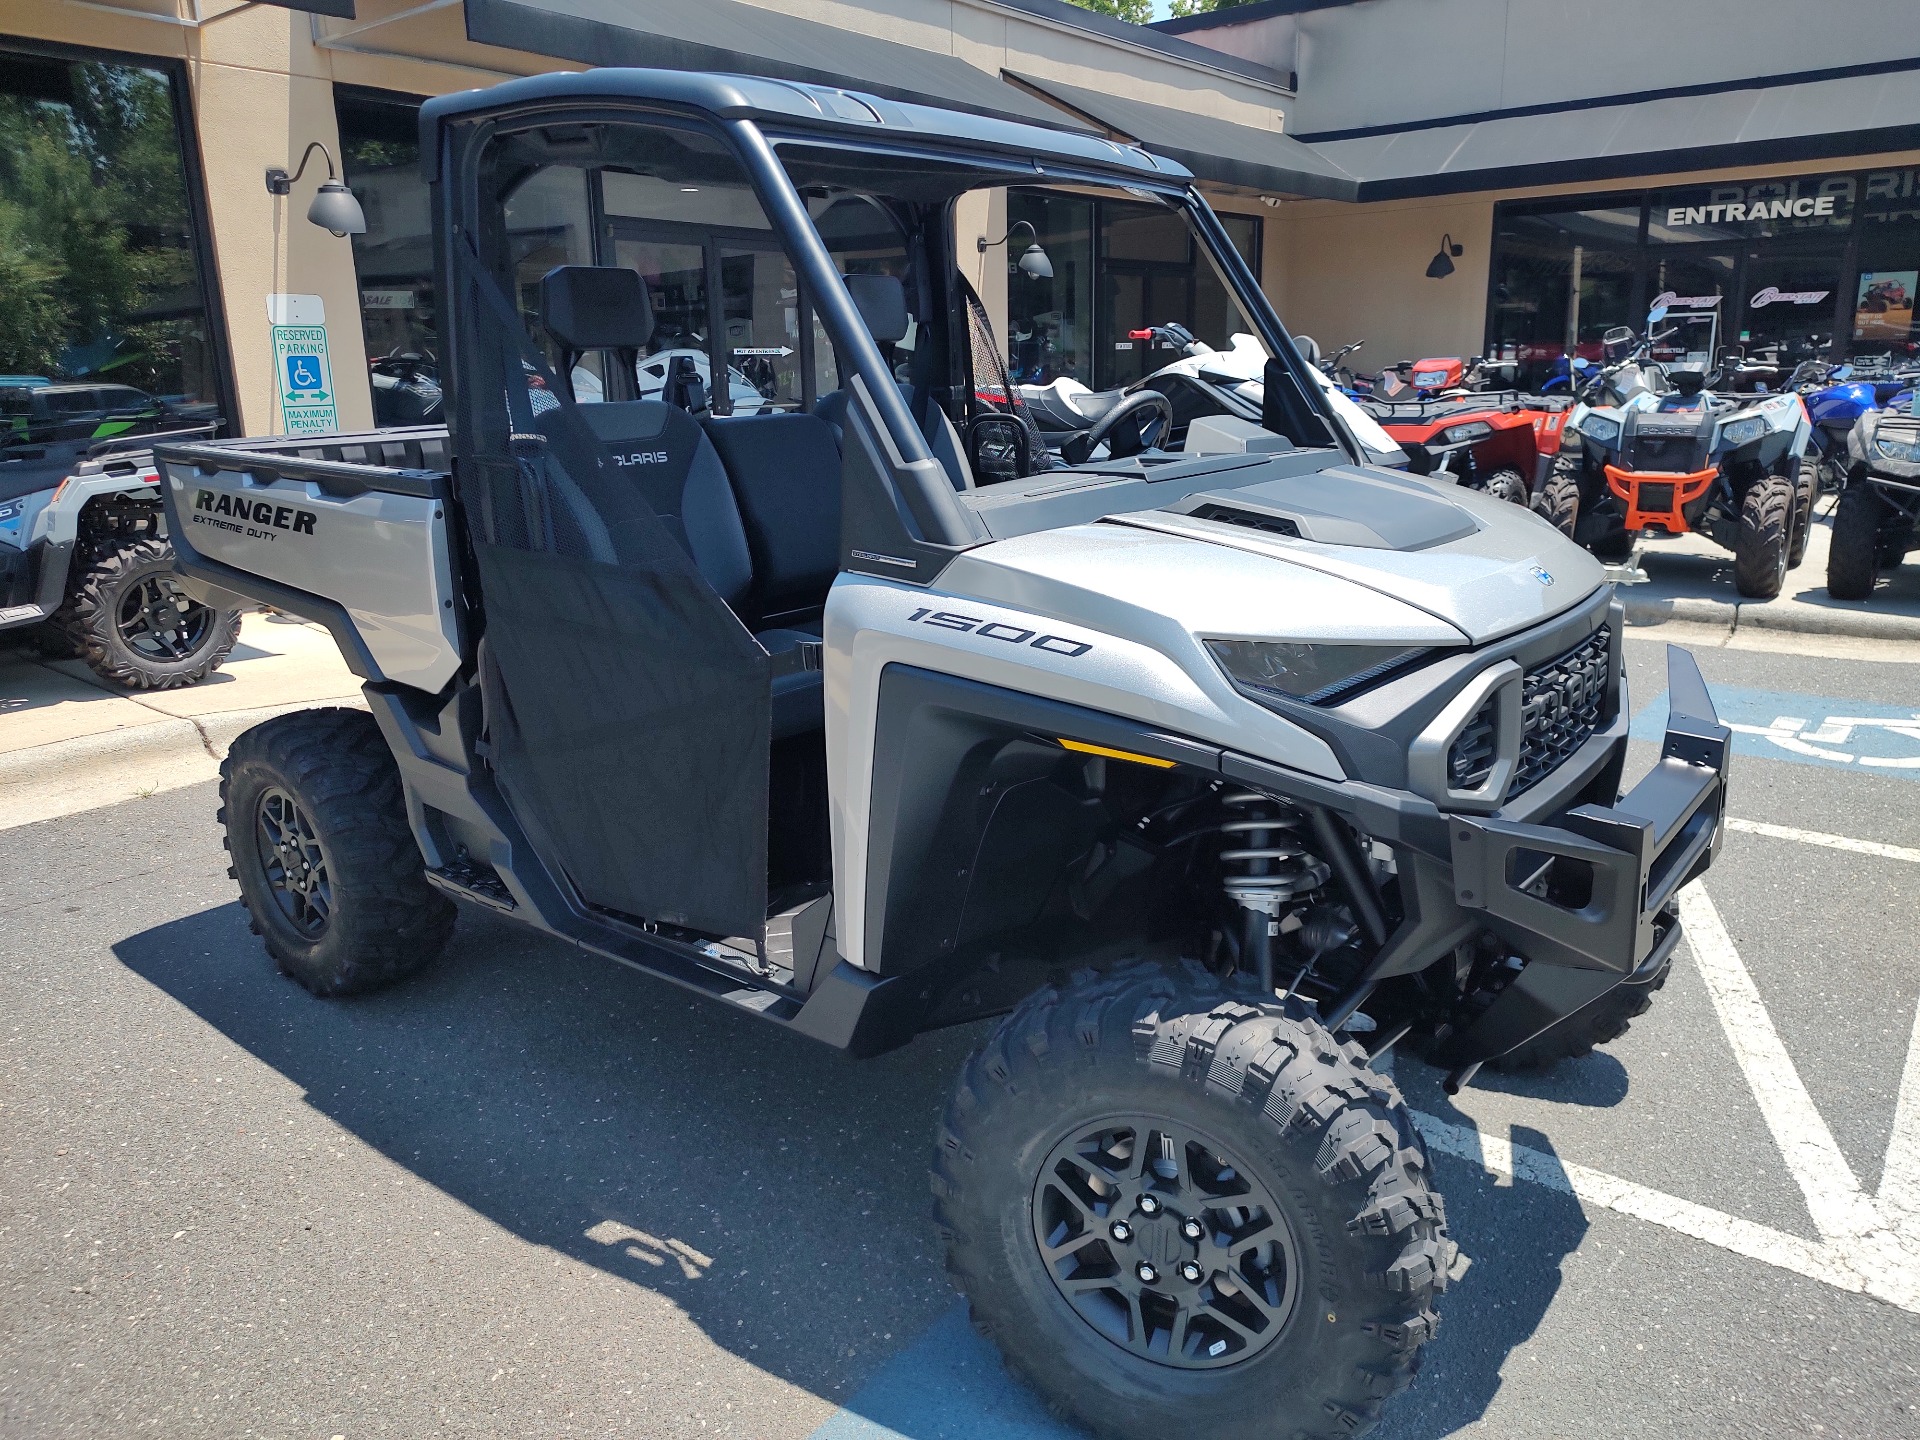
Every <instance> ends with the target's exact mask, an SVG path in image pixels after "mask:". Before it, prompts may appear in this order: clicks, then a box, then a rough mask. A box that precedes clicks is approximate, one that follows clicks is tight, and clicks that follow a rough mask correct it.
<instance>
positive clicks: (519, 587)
mask: <svg viewBox="0 0 1920 1440" xmlns="http://www.w3.org/2000/svg"><path fill="white" fill-rule="evenodd" d="M456 248H458V247H457V246H456ZM571 268H572V269H573V270H574V272H575V273H574V274H573V275H572V276H571V277H568V276H565V275H562V276H561V277H560V279H559V280H558V281H556V282H555V283H553V284H548V285H543V286H542V295H543V304H542V309H543V315H542V317H541V318H542V321H543V323H545V324H546V325H547V328H548V330H549V332H550V333H551V334H553V335H554V337H555V338H556V339H557V340H558V342H559V344H560V346H561V349H562V359H561V364H560V365H559V366H558V367H557V368H555V369H549V368H547V366H546V364H545V362H544V360H543V359H542V358H541V357H540V355H539V353H538V352H536V351H534V350H533V349H532V347H530V346H527V345H525V344H524V343H522V338H523V336H524V334H525V332H524V330H523V329H522V327H521V324H520V321H519V317H518V316H517V315H516V314H515V312H514V310H513V309H512V308H511V306H510V305H509V302H508V301H507V299H506V295H505V292H504V291H503V290H502V288H501V287H500V286H499V285H498V284H497V282H495V281H494V280H493V278H492V277H491V276H490V275H488V274H486V273H485V272H484V271H482V270H481V269H480V267H479V266H478V264H477V262H475V261H474V260H473V259H472V257H471V255H466V256H464V257H463V263H462V264H461V265H460V266H459V269H460V272H461V280H462V288H463V289H464V290H465V291H466V292H467V293H466V295H464V296H463V297H462V299H463V301H465V302H466V313H467V314H469V315H474V314H480V315H483V316H486V317H488V318H493V319H495V320H496V321H497V323H496V324H494V325H491V326H487V325H481V326H478V327H475V328H476V330H477V331H478V332H479V333H477V334H476V335H475V337H474V342H475V343H472V344H469V345H466V346H464V347H462V349H461V356H460V373H461V376H462V387H461V393H460V396H459V402H458V410H457V417H458V418H457V424H458V430H457V432H456V433H457V434H458V437H459V441H458V443H459V449H460V452H461V453H460V454H459V455H458V457H457V474H458V480H459V485H460V492H461V495H462V498H463V500H464V501H465V504H466V510H467V519H468V525H469V530H470V533H471V535H472V540H473V548H474V553H475V559H476V561H477V564H478V569H479V575H480V583H481V591H482V603H483V607H484V610H485V617H486V620H485V632H484V637H483V642H482V679H483V684H484V685H485V687H486V692H487V721H488V738H489V742H490V744H491V746H492V760H493V765H494V768H495V771H496V773H497V774H498V776H499V778H500V781H501V785H502V788H503V790H504V791H505V792H506V796H507V799H508V802H509V803H510V804H511V805H512V807H513V809H514V812H515V814H516V815H518V816H519V817H520V819H521V821H522V823H523V824H524V825H526V827H527V829H528V831H529V833H530V834H531V835H532V837H533V839H534V842H535V844H536V846H537V847H538V848H539V849H541V850H542V851H543V852H544V853H545V855H546V858H547V859H548V860H549V862H550V863H552V864H554V865H557V866H558V868H560V869H561V870H562V871H564V872H565V874H566V875H567V877H568V878H569V879H570V880H571V881H572V883H573V885H574V886H575V888H576V889H577V890H578V892H579V893H580V895H581V897H582V898H583V899H584V900H586V901H587V902H588V903H589V904H591V905H595V906H599V907H602V908H604V909H608V910H613V911H618V912H620V913H621V914H623V915H628V916H635V917H640V918H643V919H645V920H649V921H655V922H663V923H667V924H672V925H678V926H685V927H687V928H690V929H693V930H699V931H705V932H707V933H710V934H715V935H738V936H747V937H751V938H754V939H758V938H759V937H760V935H761V931H762V927H763V925H764V923H765V917H766V815H767V757H768V723H769V716H770V699H769V696H770V662H769V660H768V658H767V655H766V652H765V651H764V650H762V649H761V647H760V646H759V644H758V643H757V642H755V640H754V639H753V637H752V636H751V635H750V634H748V633H747V631H746V630H745V629H744V628H743V627H742V626H741V624H740V622H739V621H738V620H737V619H736V618H735V617H734V614H733V612H732V611H731V610H730V609H729V608H728V606H727V604H726V603H725V601H724V600H722V599H721V597H720V595H719V594H718V593H717V592H716V591H715V589H714V586H713V584H712V583H710V581H709V578H708V577H707V576H705V575H703V573H702V571H701V569H700V567H699V566H697V565H696V564H695V562H694V560H693V558H692V555H691V553H690V550H689V548H688V538H687V524H686V521H685V519H684V513H685V511H686V509H687V506H686V503H685V501H686V497H687V495H688V494H689V493H690V487H696V488H697V487H698V486H700V485H702V484H704V485H705V486H706V487H707V488H709V489H710V488H711V486H712V484H713V482H714V481H715V480H716V479H717V481H718V484H719V486H720V488H721V490H723V491H724V489H725V485H726V480H725V475H724V472H722V471H720V470H719V466H718V462H717V460H716V459H714V458H713V455H712V450H711V447H710V446H708V444H707V441H706V439H705V437H704V435H703V434H702V432H701V430H700V428H699V426H698V425H696V424H693V423H691V422H690V421H689V420H688V418H687V417H686V416H685V415H684V414H683V413H681V412H678V411H674V412H672V414H670V415H669V414H665V413H662V412H664V411H666V409H667V407H665V406H662V405H659V404H658V402H632V401H630V402H627V403H625V404H620V405H609V406H607V407H605V408H606V409H607V410H608V411H609V412H610V413H611V412H614V411H618V412H620V420H621V423H620V424H614V425H608V424H596V425H595V426H594V427H593V429H594V430H599V431H601V432H602V434H601V435H595V434H594V433H592V431H590V430H589V428H588V427H587V426H586V425H584V424H583V423H582V422H581V414H582V410H581V409H580V408H576V407H575V405H574V404H573V403H572V399H571V397H570V396H568V395H567V394H566V393H565V392H566V389H567V386H568V383H569V381H568V377H569V376H570V374H571V367H572V363H573V360H574V359H575V357H576V356H577V354H578V353H579V352H580V351H585V350H592V349H597V348H600V347H607V348H608V349H609V350H611V351H615V352H618V359H617V360H615V361H613V362H612V363H614V364H623V365H626V366H627V367H628V369H627V372H626V373H628V374H631V373H632V370H631V364H632V360H631V355H632V352H633V351H634V350H635V349H637V348H639V347H640V346H642V345H644V344H645V343H646V340H647V338H648V334H649V333H650V331H651V326H652V319H651V315H650V313H649V310H648V306H647V300H646V292H645V290H644V289H643V288H642V287H641V286H640V285H639V283H638V281H639V277H638V276H637V275H635V274H634V273H633V272H632V271H626V270H598V271H594V270H591V269H588V268H587V267H571ZM556 273H558V272H556ZM623 277H624V278H623ZM607 418H608V417H607V416H596V420H601V421H604V420H606V419H607ZM701 447H706V448H705V450H704V452H703V451H702V449H701ZM723 498H725V497H724V496H718V497H716V496H707V497H706V500H707V501H708V502H711V501H713V500H715V499H723ZM728 503H730V501H729V502H728ZM739 558H740V560H741V563H744V545H743V546H742V552H741V556H740V557H739ZM722 563H725V557H722Z"/></svg>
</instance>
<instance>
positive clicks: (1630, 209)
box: [1487, 168, 1920, 384]
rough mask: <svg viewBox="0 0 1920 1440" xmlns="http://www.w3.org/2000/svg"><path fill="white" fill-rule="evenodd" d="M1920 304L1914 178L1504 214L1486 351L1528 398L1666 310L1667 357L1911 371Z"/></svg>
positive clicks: (1745, 186)
mask: <svg viewBox="0 0 1920 1440" xmlns="http://www.w3.org/2000/svg"><path fill="white" fill-rule="evenodd" d="M1562 207H1565V208H1562ZM1576 277H1577V279H1576ZM1917 291H1920V168H1914V169H1900V170H1876V171H1867V172H1864V173H1848V174H1812V175H1794V176H1784V177H1775V178H1770V179H1759V180H1737V181H1726V182H1720V183H1708V184H1704V185H1694V186H1685V187H1680V188H1676V189H1670V190H1661V191H1655V192H1651V193H1648V194H1645V195H1639V196H1624V197H1608V198H1607V199H1606V200H1605V201H1603V202H1598V203H1595V202H1589V203H1588V204H1585V205H1575V206H1568V204H1567V202H1565V201H1559V202H1555V203H1553V204H1548V203H1545V202H1540V201H1519V202H1512V203H1503V204H1501V205H1499V206H1497V207H1496V208H1495V212H1494V256H1493V286H1492V293H1491V296H1490V299H1489V304H1488V313H1487V350H1488V353H1489V354H1493V355H1498V356H1501V357H1502V358H1506V359H1516V360H1519V361H1520V362H1521V379H1522V383H1523V384H1536V383H1538V382H1539V381H1540V380H1541V379H1543V378H1544V377H1545V376H1546V375H1547V374H1548V373H1550V372H1551V371H1552V370H1553V369H1554V368H1555V367H1556V366H1559V365H1564V363H1565V359H1564V357H1566V356H1567V355H1569V354H1582V355H1586V356H1587V357H1588V358H1590V359H1591V358H1595V356H1596V355H1597V353H1598V346H1597V343H1596V342H1597V340H1598V337H1599V334H1600V332H1601V331H1603V330H1604V329H1606V328H1607V327H1608V326H1611V325H1628V326H1631V327H1633V328H1634V329H1635V330H1640V329H1643V328H1644V326H1645V324H1646V315H1647V311H1648V309H1649V307H1651V306H1652V305H1653V304H1654V303H1655V302H1656V301H1660V300H1662V299H1664V300H1665V301H1666V302H1667V304H1668V305H1669V306H1670V307H1671V308H1670V313H1669V315H1668V317H1667V318H1666V319H1665V320H1664V321H1663V322H1661V325H1660V326H1659V327H1657V328H1658V329H1660V330H1663V331H1670V332H1672V333H1671V334H1668V335H1666V336H1665V338H1663V339H1661V340H1659V341H1657V342H1656V344H1655V347H1654V354H1655V356H1656V357H1657V358H1660V359H1665V360H1672V361H1680V360H1683V359H1684V360H1686V361H1689V362H1691V363H1709V364H1711V363H1712V361H1713V360H1714V359H1715V358H1717V356H1718V354H1719V352H1721V351H1726V350H1731V351H1734V352H1738V353H1741V354H1744V355H1746V356H1748V357H1749V358H1754V359H1760V360H1764V361H1772V362H1775V363H1777V364H1778V365H1779V366H1781V368H1782V369H1783V370H1785V369H1786V368H1788V367H1790V366H1791V365H1792V364H1793V363H1795V362H1797V361H1798V360H1799V359H1801V358H1804V357H1806V356H1809V355H1827V356H1830V357H1832V358H1834V359H1840V358H1844V357H1846V356H1848V355H1873V354H1888V353H1891V354H1893V355H1894V356H1896V357H1899V358H1904V357H1907V356H1912V355H1914V354H1917V353H1920V336H1916V334H1915V328H1914V321H1913V309H1914V296H1915V294H1916V292H1917ZM1687 302H1692V303H1690V304H1689V303H1687Z"/></svg>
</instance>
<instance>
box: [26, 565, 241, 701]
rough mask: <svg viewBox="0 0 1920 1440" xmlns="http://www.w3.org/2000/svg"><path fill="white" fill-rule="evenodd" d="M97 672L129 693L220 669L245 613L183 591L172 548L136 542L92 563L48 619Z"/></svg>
mask: <svg viewBox="0 0 1920 1440" xmlns="http://www.w3.org/2000/svg"><path fill="white" fill-rule="evenodd" d="M48 623H49V624H51V625H54V626H56V627H58V628H59V630H60V631H61V633H62V634H64V635H65V636H66V638H67V641H68V643H69V644H71V645H72V646H73V647H74V649H75V650H76V651H77V652H78V653H79V654H80V656H81V658H83V659H84V660H85V661H86V662H87V664H88V666H89V667H91V668H92V670H93V672H94V674H96V675H98V676H99V677H100V678H101V679H103V680H111V681H113V682H114V683H115V684H116V685H124V686H126V687H127V688H128V689H130V690H177V689H178V688H180V687H181V686H183V685H192V684H195V683H197V682H198V681H201V680H204V679H206V678H207V676H209V675H211V674H212V673H213V672H214V671H215V670H217V669H219V668H220V665H221V662H223V661H224V660H225V659H226V658H227V656H228V655H230V654H231V653H232V652H233V647H234V643H235V642H236V641H238V640H239V638H240V612H239V611H238V610H216V609H214V608H213V607H211V606H208V605H202V604H201V603H200V602H199V601H197V600H195V599H193V598H192V597H191V596H189V595H188V594H187V593H186V591H184V590H182V589H181V588H180V581H179V579H178V578H177V577H176V576H175V574H174V570H173V547H172V546H171V545H169V544H168V543H167V542H166V541H164V540H154V539H146V540H134V541H130V542H129V543H127V544H125V545H122V546H121V547H120V548H119V549H117V550H115V551H113V552H112V553H111V554H109V555H106V556H104V557H103V558H101V559H100V560H98V561H96V562H95V563H94V564H93V565H91V566H89V567H88V568H87V570H86V571H85V572H84V573H82V574H81V575H80V577H79V578H78V581H77V582H76V583H75V584H74V586H73V589H72V591H71V593H70V594H69V596H68V598H67V603H66V604H64V605H62V606H61V607H60V608H59V609H58V610H56V611H55V612H54V613H53V615H52V616H51V617H49V621H48Z"/></svg>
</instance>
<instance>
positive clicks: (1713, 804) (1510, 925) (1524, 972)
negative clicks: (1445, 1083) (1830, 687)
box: [1434, 647, 1732, 1067]
mask: <svg viewBox="0 0 1920 1440" xmlns="http://www.w3.org/2000/svg"><path fill="white" fill-rule="evenodd" d="M1667 697H1668V706H1669V715H1668V719H1667V731H1666V736H1665V739H1664V741H1663V743H1662V745H1661V749H1660V759H1659V761H1658V762H1657V763H1656V764H1655V765H1654V767H1653V769H1652V770H1651V771H1650V772H1649V773H1648V774H1647V776H1646V777H1645V778H1644V779H1642V780H1641V781H1640V783H1639V784H1637V785H1635V786H1634V787H1633V789H1632V790H1630V791H1629V792H1627V794H1625V795H1623V796H1621V797H1620V799H1619V800H1618V802H1616V803H1615V804H1612V805H1593V804H1588V805H1579V806H1576V807H1574V808H1573V809H1571V810H1569V811H1567V812H1566V813H1565V814H1564V815H1562V816H1560V817H1559V819H1558V822H1557V823H1555V824H1550V825H1535V824H1525V823H1520V822H1516V821H1511V820H1503V819H1499V818H1497V817H1487V818H1481V817H1475V816H1454V817H1451V818H1450V820H1449V826H1450V829H1449V838H1450V842H1451V860H1452V864H1451V870H1452V883H1453V897H1452V898H1453V902H1454V904H1455V905H1456V906H1458V908H1459V909H1460V910H1461V911H1463V912H1467V913H1469V914H1472V915H1474V916H1477V917H1478V919H1479V920H1480V922H1481V924H1482V926H1483V927H1484V928H1485V929H1487V930H1490V931H1492V932H1493V933H1494V934H1496V935H1497V936H1499V937H1500V938H1501V939H1502V940H1503V941H1505V942H1506V943H1507V944H1508V945H1510V946H1511V947H1512V949H1513V951H1514V953H1516V954H1518V955H1520V956H1521V957H1523V958H1524V959H1525V960H1526V961H1527V964H1526V965H1525V966H1524V967H1523V968H1522V969H1521V970H1520V972H1519V973H1518V974H1517V975H1516V976H1515V977H1514V978H1513V980H1512V981H1511V983H1509V984H1508V985H1507V986H1506V988H1505V989H1503V990H1502V991H1501V992H1500V993H1499V995H1498V996H1497V997H1496V998H1495V999H1494V1000H1493V1002H1492V1003H1491V1004H1490V1005H1488V1006H1487V1007H1486V1009H1485V1010H1483V1011H1481V1012H1480V1014H1479V1015H1478V1017H1477V1018H1476V1019H1474V1021H1473V1022H1472V1023H1471V1024H1469V1025H1466V1026H1464V1027H1461V1028H1460V1029H1458V1030H1456V1031H1454V1032H1452V1033H1451V1034H1449V1035H1447V1036H1446V1037H1445V1039H1444V1040H1443V1041H1442V1043H1441V1045H1440V1046H1439V1047H1438V1050H1437V1052H1436V1054H1435V1055H1434V1059H1435V1060H1436V1061H1438V1062H1439V1063H1441V1064H1443V1065H1447V1066H1452V1067H1463V1066H1472V1065H1477V1064H1480V1063H1481V1062H1483V1061H1486V1060H1491V1059H1494V1058H1496V1057H1497V1056H1500V1055H1504V1054H1506V1053H1507V1052H1508V1051H1510V1050H1512V1049H1514V1048H1516V1047H1517V1046H1520V1045H1523V1044H1525V1043H1526V1042H1527V1041H1529V1040H1531V1039H1532V1038H1533V1037H1534V1036H1536V1035H1538V1034H1539V1033H1540V1032H1541V1031H1543V1030H1545V1029H1546V1028H1547V1027H1548V1026H1550V1025H1552V1024H1554V1023H1555V1022H1556V1021H1558V1020H1560V1019H1562V1018H1564V1017H1566V1016H1568V1015H1571V1014H1572V1013H1573V1012H1574V1011H1576V1010H1579V1009H1581V1008H1582V1007H1584V1006H1586V1005H1588V1004H1590V1003H1592V1002H1593V1001H1595V1000H1597V999H1599V998H1600V997H1601V996H1602V995H1604V994H1605V993H1606V992H1607V991H1609V990H1611V989H1613V988H1614V987H1615V986H1617V985H1622V984H1626V985H1633V984H1646V983H1649V982H1650V981H1651V979H1652V977H1653V976H1654V975H1655V974H1656V973H1657V972H1658V971H1659V969H1660V967H1661V966H1663V965H1664V964H1665V963H1666V961H1667V958H1668V957H1669V956H1670V955H1671V954H1672V952H1673V948H1674V946H1675V945H1676V944H1678V943H1679V940H1680V922H1679V920H1678V918H1677V916H1676V914H1675V908H1676V906H1675V901H1676V897H1677V896H1678V894H1679V891H1680V889H1681V887H1682V886H1684V885H1686V884H1687V883H1688V882H1690V881H1692V880H1694V879H1696V878H1697V877H1699V876H1700V875H1701V874H1702V873H1703V872H1705V870H1706V869H1707V867H1708V866H1710V865H1711V864H1712V863H1713V857H1714V854H1715V851H1716V849H1717V848H1718V845H1719V841H1720V835H1721V833H1722V823H1723V820H1724V815H1725V804H1726V782H1727V767H1728V759H1729V756H1730V753H1731V741H1732V732H1731V731H1730V730H1728V728H1727V727H1726V726H1724V725H1722V724H1721V723H1720V722H1719V718H1718V717H1717V716H1716V714H1715V713H1714V708H1713V699H1712V697H1711V696H1710V695H1709V694H1708V693H1707V687H1706V683H1705V682H1704V681H1703V680H1702V679H1701V677H1700V670H1699V667H1698V666H1697V665H1696V664H1695V663H1694V660H1693V657H1692V656H1691V655H1689V654H1687V652H1686V651H1684V650H1680V649H1677V648H1672V647H1669V649H1668V651H1667Z"/></svg>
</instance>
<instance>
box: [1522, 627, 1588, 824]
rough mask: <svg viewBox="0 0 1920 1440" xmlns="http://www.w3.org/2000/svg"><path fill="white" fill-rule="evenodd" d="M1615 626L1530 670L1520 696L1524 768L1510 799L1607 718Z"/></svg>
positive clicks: (1540, 776) (1565, 755) (1583, 740)
mask: <svg viewBox="0 0 1920 1440" xmlns="http://www.w3.org/2000/svg"><path fill="white" fill-rule="evenodd" d="M1612 642H1613V627H1612V626H1611V625H1602V626H1601V627H1600V628H1599V629H1598V630H1596V631H1594V632H1593V634H1591V635H1589V636H1588V637H1587V638H1586V639H1585V640H1583V641H1582V642H1581V643H1580V644H1578V645H1576V646H1574V647H1573V649H1571V650H1569V651H1568V652H1567V653H1566V654H1564V655H1562V656H1561V657H1560V658H1559V659H1558V660H1549V661H1548V662H1547V663H1546V664H1544V665H1541V666H1537V667H1536V668H1534V669H1532V670H1529V671H1528V672H1527V678H1526V683H1525V685H1524V686H1523V688H1522V690H1521V692H1520V765H1519V768H1518V769H1517V770H1515V771H1514V775H1513V783H1512V784H1511V785H1509V786H1508V787H1507V797H1508V798H1509V799H1511V798H1512V797H1513V796H1515V795H1518V794H1520V793H1521V792H1522V791H1524V790H1527V789H1529V788H1531V787H1532V786H1534V785H1536V784H1538V783H1539V782H1540V781H1541V780H1543V779H1545V778H1546V776H1547V775H1548V774H1550V773H1551V772H1552V771H1553V770H1555V769H1556V768H1558V766H1559V765H1560V763H1561V762H1562V761H1564V760H1566V759H1567V758H1568V757H1569V756H1571V755H1572V754H1573V752H1574V751H1576V750H1578V749H1579V748H1580V747H1581V746H1582V745H1584V744H1586V743H1587V737H1588V736H1590V735H1592V734H1593V732H1594V731H1595V730H1597V729H1598V728H1599V727H1600V722H1601V720H1603V719H1604V718H1605V716H1606V709H1607V679H1608V676H1609V675H1610V673H1611V671H1612V666H1611V664H1610V663H1609V656H1610V652H1611V649H1612Z"/></svg>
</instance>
